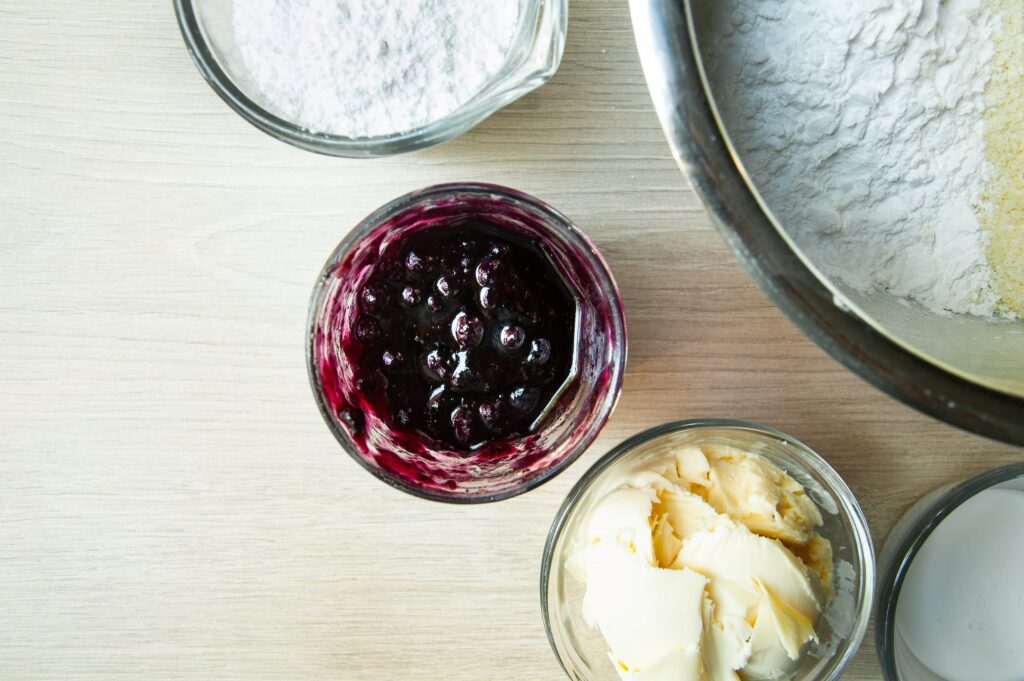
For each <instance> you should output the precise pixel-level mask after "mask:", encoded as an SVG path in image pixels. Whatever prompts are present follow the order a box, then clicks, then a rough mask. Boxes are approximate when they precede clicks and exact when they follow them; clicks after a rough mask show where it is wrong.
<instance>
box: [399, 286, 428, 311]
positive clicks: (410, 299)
mask: <svg viewBox="0 0 1024 681" xmlns="http://www.w3.org/2000/svg"><path fill="white" fill-rule="evenodd" d="M421 300H423V291H421V290H419V289H418V288H416V287H415V286H406V287H405V288H404V289H402V302H403V303H405V304H406V305H408V306H409V307H413V306H416V305H419V304H420V301H421Z"/></svg>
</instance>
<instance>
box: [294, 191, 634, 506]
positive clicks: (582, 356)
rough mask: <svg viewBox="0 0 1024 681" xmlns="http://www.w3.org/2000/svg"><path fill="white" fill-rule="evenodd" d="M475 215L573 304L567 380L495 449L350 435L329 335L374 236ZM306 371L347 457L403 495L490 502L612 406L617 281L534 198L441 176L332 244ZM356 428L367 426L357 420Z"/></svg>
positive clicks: (594, 429)
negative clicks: (556, 281) (543, 268)
mask: <svg viewBox="0 0 1024 681" xmlns="http://www.w3.org/2000/svg"><path fill="white" fill-rule="evenodd" d="M474 217H476V218H483V219H485V220H487V221H490V222H492V223H494V224H497V225H499V226H501V227H502V228H503V229H508V230H509V231H510V232H513V233H515V234H517V235H518V236H519V237H521V238H525V239H527V240H530V241H532V242H533V243H534V244H536V245H537V247H538V248H540V250H541V251H542V252H543V253H544V255H545V256H546V257H547V258H548V259H549V260H550V261H551V263H552V264H553V266H554V267H555V269H556V270H557V271H558V272H559V274H560V275H561V277H562V279H563V281H564V283H565V284H566V285H567V287H568V288H569V290H570V291H571V292H572V294H573V298H574V299H575V303H576V340H575V343H576V347H575V353H574V354H575V361H574V365H573V368H574V370H575V378H574V380H572V381H571V382H567V383H566V385H564V386H563V388H562V390H561V391H560V392H559V393H557V394H556V397H555V399H554V401H553V403H552V406H551V407H550V408H549V410H548V411H547V412H546V414H547V415H546V416H545V417H544V420H543V421H542V422H541V424H540V426H539V427H538V428H537V429H536V430H535V431H534V432H532V433H530V434H528V435H526V436H524V437H521V438H518V439H515V440H506V441H498V443H496V444H495V447H499V445H500V452H499V453H500V455H498V456H495V455H493V454H491V455H488V456H480V457H473V458H472V459H471V463H470V464H468V465H465V466H464V465H462V464H461V463H459V461H458V459H459V457H458V456H456V455H454V454H448V453H445V452H442V451H439V450H432V449H429V448H428V447H427V446H426V445H425V444H423V443H421V442H413V443H410V442H407V439H408V438H405V439H399V438H392V437H389V436H388V434H387V432H384V433H380V432H374V433H367V434H366V435H363V436H361V437H360V438H359V439H358V441H357V440H356V439H354V438H353V436H352V435H351V434H350V432H349V430H348V428H347V427H346V426H345V424H344V422H343V419H342V418H341V417H340V416H339V412H343V411H344V409H345V399H344V398H345V395H344V393H345V392H346V391H349V389H350V387H351V386H345V385H340V386H339V385H338V384H341V383H344V378H341V377H339V373H341V374H344V371H340V372H339V370H338V367H339V366H341V365H343V362H339V361H338V359H337V354H338V353H337V340H336V338H335V336H336V333H337V332H335V331H333V330H332V329H337V328H341V326H339V324H340V325H342V326H343V325H344V324H345V320H346V318H347V315H348V314H349V312H350V310H351V309H352V305H353V304H354V302H353V301H354V299H355V289H356V288H357V287H358V286H359V285H360V283H361V282H362V281H363V280H364V279H365V277H366V276H368V268H369V266H370V265H372V264H373V263H375V262H376V257H377V253H379V251H380V248H381V244H382V243H384V242H385V240H390V239H393V238H395V237H396V236H398V235H400V234H402V233H405V232H407V231H410V230H421V229H430V228H431V227H437V226H443V225H447V224H452V223H455V222H459V221H462V220H465V219H467V218H474ZM306 360H307V368H308V371H309V380H310V384H311V386H312V388H313V394H314V396H315V397H316V401H317V404H318V405H319V407H320V412H321V414H322V415H323V417H324V420H325V421H326V422H327V425H328V427H329V428H330V429H331V432H333V433H334V436H335V438H336V439H337V440H338V442H339V443H340V444H341V446H342V448H344V449H345V451H347V452H348V453H349V454H350V455H351V456H352V458H354V459H355V460H356V461H358V462H359V463H360V464H361V465H362V466H363V467H364V468H366V469H367V470H368V471H370V472H371V473H373V474H374V475H375V476H377V477H378V478H380V479H381V480H383V481H384V482H386V483H388V484H389V485H391V486H393V487H396V488H398V489H400V490H402V491H405V492H408V493H410V494H413V495H416V496H419V497H423V498H427V499H432V500H436V501H447V502H456V503H474V502H477V503H479V502H489V501H498V500H501V499H507V498H509V497H512V496H516V495H518V494H522V493H523V492H526V491H528V490H530V489H533V488H534V487H537V486H538V485H540V484H542V483H544V482H546V481H547V480H550V479H551V478H552V477H554V476H555V475H557V474H558V473H560V472H561V471H562V470H564V469H565V468H566V467H567V466H568V465H569V464H571V463H572V462H573V461H575V460H576V458H577V457H579V455H580V454H582V453H583V451H584V450H586V448H587V447H588V446H590V443H591V442H593V441H594V438H596V437H597V435H598V433H600V431H601V429H602V428H603V427H604V424H605V423H606V422H607V420H608V418H609V416H611V413H612V410H613V409H614V407H615V404H616V402H617V401H618V397H619V393H620V392H621V390H622V377H623V372H624V370H625V366H626V321H625V314H624V313H623V309H622V299H621V298H620V296H619V291H618V288H617V287H616V285H615V280H614V279H613V278H612V275H611V272H610V271H609V270H608V265H607V264H606V263H605V261H604V259H603V258H602V257H601V254H600V253H599V252H598V250H597V247H596V246H595V245H594V244H593V242H591V241H590V239H589V238H588V237H587V236H586V235H585V234H583V233H582V232H581V231H580V230H579V229H578V228H577V227H576V226H575V225H574V224H573V223H572V222H570V221H569V219H568V218H566V217H565V216H564V215H562V214H561V213H559V212H557V211H556V210H554V209H553V208H551V207H550V206H548V205H547V204H545V203H543V202H542V201H540V200H538V199H536V198H534V197H532V196H528V195H526V194H523V193H521V192H518V191H515V190H512V189H508V188H505V187H498V186H495V185H487V184H446V185H437V186H434V187H428V188H427V189H423V190H420V191H417V192H413V193H411V194H407V195H405V196H402V197H400V198H398V199H395V200H394V201H392V202H391V203H389V204H387V205H385V206H383V207H382V208H380V209H378V210H377V211H375V212H374V213H373V214H372V215H370V216H369V217H367V218H366V219H365V220H363V221H362V222H361V223H360V224H359V225H357V226H356V228H355V229H354V230H352V232H351V233H350V234H349V235H348V236H346V237H345V238H344V239H343V240H342V242H341V243H340V244H339V245H338V247H337V248H336V249H335V251H334V253H333V254H332V255H331V257H330V259H329V260H328V261H327V264H326V265H325V266H324V269H323V271H322V272H321V274H320V277H319V279H318V280H317V284H316V286H315V288H314V289H313V295H312V299H311V301H310V306H309V319H308V326H307V334H306ZM366 430H369V428H367V429H366Z"/></svg>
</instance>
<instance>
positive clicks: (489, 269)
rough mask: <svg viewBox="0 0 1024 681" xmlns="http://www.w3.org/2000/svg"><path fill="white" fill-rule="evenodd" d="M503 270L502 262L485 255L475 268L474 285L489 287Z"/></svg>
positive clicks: (496, 257) (493, 256)
mask: <svg viewBox="0 0 1024 681" xmlns="http://www.w3.org/2000/svg"><path fill="white" fill-rule="evenodd" d="M504 269H505V261H504V260H502V259H501V258H499V257H498V256H495V255H485V256H484V257H483V258H481V260H480V263H479V264H478V265H477V266H476V283H478V284H480V285H481V286H490V285H492V284H494V283H495V282H496V281H497V280H498V278H499V276H500V275H501V272H502V270H504Z"/></svg>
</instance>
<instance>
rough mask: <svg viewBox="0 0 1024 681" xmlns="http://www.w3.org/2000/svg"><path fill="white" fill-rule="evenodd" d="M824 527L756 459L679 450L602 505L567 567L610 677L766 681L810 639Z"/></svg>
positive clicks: (802, 496)
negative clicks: (603, 646) (600, 639)
mask: <svg viewBox="0 0 1024 681" xmlns="http://www.w3.org/2000/svg"><path fill="white" fill-rule="evenodd" d="M821 524H822V517H821V512H820V510H819V509H818V508H817V506H816V505H815V504H814V502H813V501H812V500H811V499H810V498H809V497H808V496H807V494H806V491H805V490H804V489H803V487H802V486H801V485H800V484H799V483H798V482H797V481H796V480H794V479H793V478H792V477H790V476H789V475H788V474H787V473H785V472H784V471H783V470H781V469H780V468H778V467H777V466H775V465H774V464H772V463H771V462H770V461H768V460H767V459H765V458H764V457H761V456H758V455H755V454H751V453H748V452H744V451H742V450H739V449H736V448H732V447H724V446H717V445H716V446H704V447H699V448H698V447H688V448H686V449H683V450H681V451H679V452H677V453H675V454H674V455H673V456H671V457H668V458H667V459H661V460H659V461H657V462H655V463H653V464H650V465H647V466H644V467H642V468H640V469H638V470H634V471H632V472H631V473H630V474H629V475H628V476H627V477H626V478H625V479H624V481H623V483H622V484H621V485H620V486H619V487H618V488H616V489H614V490H612V491H611V492H609V493H608V494H606V495H605V496H604V498H602V499H601V500H599V502H598V504H597V505H596V506H595V507H594V509H593V511H592V512H591V514H590V517H589V518H588V520H587V523H586V525H585V530H584V536H583V537H581V538H580V539H581V541H580V544H579V547H578V549H577V550H576V551H575V552H574V553H573V555H572V556H571V558H570V560H569V561H568V564H567V568H568V569H569V571H570V572H571V574H572V575H573V576H574V577H575V578H576V579H577V580H579V581H580V582H582V583H584V584H585V585H586V594H585V596H584V599H583V616H584V619H585V620H586V621H587V623H588V624H589V625H590V626H593V627H597V628H598V629H600V631H601V634H602V635H603V636H604V639H605V641H606V642H607V644H608V648H609V651H610V652H609V656H610V658H611V661H612V664H613V665H614V666H615V668H616V670H617V671H618V673H619V675H620V677H621V678H623V679H630V680H633V681H637V680H639V681H658V680H661V679H664V680H666V681H667V680H669V679H671V680H673V681H740V679H743V681H756V680H758V679H775V678H779V677H780V676H782V675H784V674H785V673H786V672H787V671H788V670H790V669H791V668H792V667H793V666H794V665H795V664H796V663H797V661H798V660H799V659H800V655H801V650H802V648H803V646H804V645H805V644H806V643H808V642H809V641H812V640H816V635H815V626H816V624H817V622H818V620H819V619H820V617H821V615H822V611H823V610H824V607H825V605H826V604H827V602H828V599H829V598H830V596H831V590H830V582H831V575H832V551H831V545H830V544H829V542H828V540H826V539H824V538H823V537H821V536H820V535H819V534H818V533H817V531H816V528H817V527H818V526H819V525H821Z"/></svg>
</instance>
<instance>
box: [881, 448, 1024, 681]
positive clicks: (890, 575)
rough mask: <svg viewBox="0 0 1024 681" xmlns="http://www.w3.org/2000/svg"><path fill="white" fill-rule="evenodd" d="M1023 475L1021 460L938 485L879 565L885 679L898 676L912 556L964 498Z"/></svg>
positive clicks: (883, 671) (892, 680)
mask: <svg viewBox="0 0 1024 681" xmlns="http://www.w3.org/2000/svg"><path fill="white" fill-rule="evenodd" d="M1022 477H1024V461H1020V462H1017V463H1011V464H1007V465H1005V466H1000V467H999V468H993V469H991V470H988V471H985V472H983V473H980V474H978V475H976V476H974V477H972V478H968V479H967V480H963V481H961V482H959V483H955V484H954V485H953V486H952V487H950V488H948V489H946V490H945V491H943V490H941V489H940V490H938V491H939V495H938V498H937V499H935V500H934V502H933V503H931V504H929V505H928V506H927V507H926V508H925V509H922V511H921V515H920V517H918V518H917V519H916V520H915V521H914V522H913V523H911V525H910V526H909V527H908V528H907V529H906V530H905V533H904V536H903V537H902V539H900V540H899V543H898V544H897V545H896V547H895V551H894V552H893V554H892V555H893V556H894V560H893V562H892V564H891V565H887V566H886V565H883V566H882V568H883V569H884V570H885V572H884V573H883V574H882V576H881V578H880V580H879V582H878V595H877V596H876V597H875V609H876V610H875V653H876V655H877V656H878V662H879V665H880V666H881V668H882V678H883V679H885V681H900V680H901V677H900V675H899V670H898V669H897V668H896V607H897V605H899V599H900V592H901V591H902V589H903V582H904V581H905V580H906V577H907V572H908V571H909V570H910V565H911V563H913V562H914V558H916V557H917V554H918V553H919V552H920V551H921V548H922V547H923V546H924V544H925V542H927V541H928V538H929V537H930V536H931V534H932V532H934V531H935V530H936V528H938V526H939V525H941V524H942V522H943V521H944V520H945V519H946V518H948V517H949V516H950V515H951V514H952V513H953V512H954V511H955V510H956V509H958V508H959V507H960V506H961V505H963V504H964V503H965V502H966V501H968V500H969V499H971V498H973V497H974V496H976V495H977V494H979V493H981V492H984V491H985V490H987V489H991V488H993V487H996V486H997V485H1001V484H1003V483H1005V482H1010V481H1011V480H1016V479H1019V478H1022ZM925 498H927V495H926V497H925ZM913 508H914V507H913V506H911V507H910V509H908V510H907V513H910V512H911V511H913ZM898 524H899V522H898V521H897V526H898Z"/></svg>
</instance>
